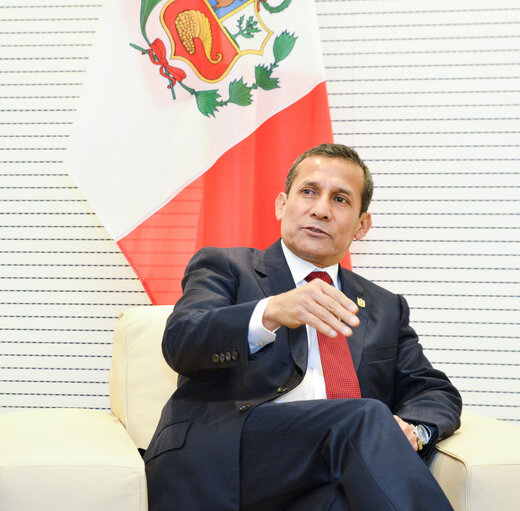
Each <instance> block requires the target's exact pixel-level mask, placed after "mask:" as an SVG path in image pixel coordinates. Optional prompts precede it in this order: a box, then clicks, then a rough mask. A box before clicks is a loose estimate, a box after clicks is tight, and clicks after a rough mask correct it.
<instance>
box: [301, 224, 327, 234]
mask: <svg viewBox="0 0 520 511" xmlns="http://www.w3.org/2000/svg"><path fill="white" fill-rule="evenodd" d="M303 229H304V230H305V231H307V232H310V233H313V234H317V235H322V236H328V235H329V234H328V233H327V232H325V231H324V230H323V229H320V228H319V227H312V226H310V227H304V228H303Z"/></svg>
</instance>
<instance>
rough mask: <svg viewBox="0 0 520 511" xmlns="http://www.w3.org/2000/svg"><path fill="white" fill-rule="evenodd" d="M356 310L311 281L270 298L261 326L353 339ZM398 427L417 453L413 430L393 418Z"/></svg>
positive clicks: (338, 294)
mask: <svg viewBox="0 0 520 511" xmlns="http://www.w3.org/2000/svg"><path fill="white" fill-rule="evenodd" d="M358 310H359V309H358V306H357V305H356V304H355V303H354V302H353V301H352V300H350V299H349V298H347V296H345V295H344V294H343V293H342V292H341V291H339V290H338V289H336V288H335V287H334V286H331V285H330V284H327V283H326V282H324V281H323V280H320V279H314V280H312V281H311V282H308V283H307V284H304V285H303V286H300V287H297V288H295V289H291V290H290V291H287V292H286V293H281V294H279V295H276V296H273V297H272V298H271V299H270V300H269V302H268V303H267V306H266V308H265V311H264V315H263V317H262V323H263V325H264V327H265V328H267V329H268V330H270V331H274V330H276V329H277V328H279V327H280V326H286V327H288V328H297V327H299V326H301V325H309V326H310V327H313V328H315V329H316V330H317V331H318V332H321V333H322V334H324V335H326V336H328V337H336V336H337V335H338V333H341V334H343V335H344V336H345V337H349V336H351V335H352V328H355V327H357V326H358V325H359V318H358V317H357V316H356V314H357V313H358ZM394 418H395V420H396V421H397V424H398V425H399V427H400V428H401V430H402V431H403V433H404V435H405V436H406V438H407V439H408V441H409V442H410V444H411V446H412V447H413V449H414V450H415V451H417V437H416V435H415V433H414V429H413V426H412V425H411V424H408V423H407V422H405V421H403V420H402V419H401V418H400V417H398V416H397V415H394Z"/></svg>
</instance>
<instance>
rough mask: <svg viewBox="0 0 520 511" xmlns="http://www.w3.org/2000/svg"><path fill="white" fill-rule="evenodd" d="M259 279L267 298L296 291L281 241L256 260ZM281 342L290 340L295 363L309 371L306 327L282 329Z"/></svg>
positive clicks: (255, 265) (279, 337)
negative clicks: (292, 290)
mask: <svg viewBox="0 0 520 511" xmlns="http://www.w3.org/2000/svg"><path fill="white" fill-rule="evenodd" d="M253 264H254V269H255V271H256V273H257V279H258V283H259V285H260V287H261V288H262V291H263V292H264V294H265V296H273V295H278V294H280V293H285V292H287V291H289V290H291V289H294V288H295V287H296V286H295V283H294V280H293V277H292V275H291V271H290V270H289V266H288V265H287V261H286V260H285V256H284V255H283V251H282V245H281V242H280V240H278V241H277V242H276V243H274V244H273V245H271V246H270V247H269V248H267V249H266V250H264V251H263V252H259V253H258V254H257V256H256V258H255V260H254V263H253ZM277 337H278V340H279V341H282V340H283V339H284V338H285V339H287V340H288V343H289V349H290V352H291V356H292V358H293V360H294V363H295V364H296V365H297V366H298V367H299V368H300V369H301V371H302V373H305V371H306V370H307V348H308V346H307V331H306V329H305V325H303V326H301V327H299V328H295V329H289V328H286V327H281V328H280V330H279V331H278V333H277Z"/></svg>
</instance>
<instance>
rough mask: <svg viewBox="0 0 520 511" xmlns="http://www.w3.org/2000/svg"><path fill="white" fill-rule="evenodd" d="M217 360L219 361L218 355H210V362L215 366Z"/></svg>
mask: <svg viewBox="0 0 520 511" xmlns="http://www.w3.org/2000/svg"><path fill="white" fill-rule="evenodd" d="M219 360H220V359H219V356H218V353H213V355H211V361H212V362H213V363H214V364H217V363H218V361H219Z"/></svg>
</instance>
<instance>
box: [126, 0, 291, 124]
mask: <svg viewBox="0 0 520 511" xmlns="http://www.w3.org/2000/svg"><path fill="white" fill-rule="evenodd" d="M291 1H292V0H282V1H281V2H279V3H278V5H275V6H273V5H271V4H270V3H269V2H268V1H267V0H167V1H165V0H141V19H140V25H141V34H142V36H143V38H144V40H145V42H146V45H147V46H148V48H143V47H142V46H140V45H137V44H134V43H130V46H132V47H133V48H135V49H136V50H139V51H140V52H141V53H142V54H143V55H148V57H149V59H150V62H151V63H152V64H153V65H154V66H157V68H158V71H159V73H160V74H161V75H162V76H163V77H164V78H165V79H166V80H167V81H168V86H167V87H168V89H170V91H171V95H172V99H173V100H175V98H176V95H175V87H177V86H180V87H182V88H183V89H185V90H186V91H187V92H189V93H190V94H191V95H193V96H194V97H195V100H196V105H197V108H198V109H199V111H200V112H201V113H202V114H204V115H205V116H215V112H217V111H218V109H219V108H222V107H225V106H227V105H228V104H229V103H234V104H235V105H241V106H247V105H250V104H251V103H252V101H253V94H254V90H255V89H263V90H273V89H277V88H279V87H280V83H279V78H277V77H276V76H275V70H276V68H277V67H278V66H279V64H280V62H281V61H282V60H284V59H285V58H286V57H287V56H288V55H289V54H290V53H291V51H292V49H293V47H294V44H295V42H296V39H297V37H296V36H295V35H294V34H290V33H289V32H288V31H287V30H284V31H282V32H281V33H279V34H274V33H273V32H272V31H271V30H270V29H269V28H268V27H267V26H266V25H265V24H264V21H263V20H262V18H261V16H260V11H261V10H262V9H263V10H265V11H266V12H268V13H270V14H276V13H278V12H281V11H283V10H284V9H286V8H287V7H288V6H289V5H290V3H291ZM161 3H162V4H163V5H162V6H159V4H161ZM273 3H274V2H273ZM156 7H157V10H155V8H156ZM159 7H161V8H160V14H157V13H159ZM152 11H153V12H154V16H158V17H159V21H160V25H161V26H162V29H163V30H164V33H165V35H166V37H165V38H164V40H165V41H166V43H165V42H164V41H163V39H161V37H156V38H155V39H154V40H153V41H150V39H149V37H148V34H147V26H148V25H149V23H150V21H152V20H153V21H156V20H154V19H153V17H152V16H151V14H152ZM273 36H274V37H275V40H274V44H273V46H272V52H273V59H272V61H271V62H270V63H269V64H265V63H264V64H257V65H255V67H254V77H255V79H254V82H253V83H247V82H246V80H245V78H244V77H240V78H235V79H234V80H232V81H231V82H229V86H228V90H227V99H223V95H222V94H224V93H222V94H221V92H220V90H219V88H218V87H217V88H215V84H218V83H219V82H220V81H221V80H223V79H224V78H225V77H226V76H227V75H228V74H229V72H230V71H231V69H232V68H233V66H234V65H235V63H236V62H237V60H238V59H240V58H241V57H243V56H245V55H263V54H264V49H265V47H266V44H267V42H268V40H269V39H270V38H271V37H273ZM167 47H168V49H167ZM176 60H177V61H182V62H184V63H186V64H188V66H189V68H190V71H191V73H192V74H190V72H188V75H187V73H186V72H185V71H184V70H183V69H181V68H180V67H177V66H175V65H174V64H175V61H176ZM184 67H185V66H184ZM195 76H196V77H197V78H198V80H196V81H197V83H198V84H201V82H202V85H204V82H205V83H206V84H207V87H208V88H200V89H199V90H197V89H196V88H195V87H190V86H189V85H188V84H189V82H190V77H191V78H192V81H195ZM199 87H201V86H200V85H199Z"/></svg>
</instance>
